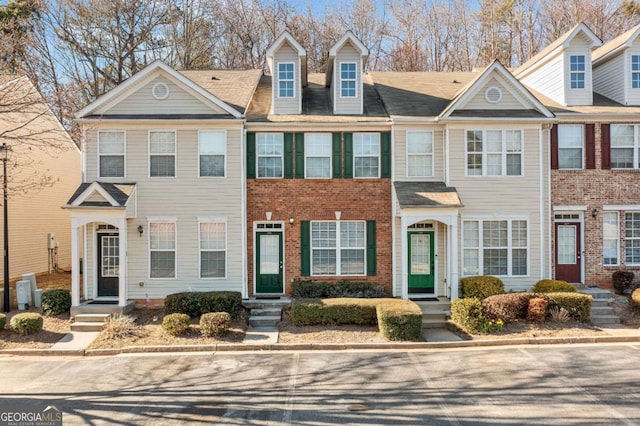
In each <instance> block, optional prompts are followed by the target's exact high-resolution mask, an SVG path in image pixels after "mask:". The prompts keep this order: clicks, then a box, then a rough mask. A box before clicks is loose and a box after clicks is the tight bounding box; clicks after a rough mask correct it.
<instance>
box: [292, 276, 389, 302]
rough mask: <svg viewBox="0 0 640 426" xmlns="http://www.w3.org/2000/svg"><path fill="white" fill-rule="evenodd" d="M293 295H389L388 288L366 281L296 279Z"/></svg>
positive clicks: (359, 296) (311, 296)
mask: <svg viewBox="0 0 640 426" xmlns="http://www.w3.org/2000/svg"><path fill="white" fill-rule="evenodd" d="M291 296H292V297H293V298H295V299H326V298H335V297H356V298H379V297H389V293H388V292H387V289H386V288H385V287H383V286H381V285H379V284H375V283H370V282H366V281H338V282H325V281H311V280H303V279H299V278H298V279H294V280H293V282H292V283H291Z"/></svg>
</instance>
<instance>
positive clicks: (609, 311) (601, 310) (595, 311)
mask: <svg viewBox="0 0 640 426" xmlns="http://www.w3.org/2000/svg"><path fill="white" fill-rule="evenodd" d="M613 314H614V312H613V308H612V307H611V306H591V316H593V315H613Z"/></svg>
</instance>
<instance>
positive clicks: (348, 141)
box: [344, 133, 353, 179]
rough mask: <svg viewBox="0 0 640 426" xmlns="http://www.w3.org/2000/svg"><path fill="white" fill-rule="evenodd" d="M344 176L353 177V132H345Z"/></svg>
mask: <svg viewBox="0 0 640 426" xmlns="http://www.w3.org/2000/svg"><path fill="white" fill-rule="evenodd" d="M344 178H345V179H351V178H353V133H345V134H344Z"/></svg>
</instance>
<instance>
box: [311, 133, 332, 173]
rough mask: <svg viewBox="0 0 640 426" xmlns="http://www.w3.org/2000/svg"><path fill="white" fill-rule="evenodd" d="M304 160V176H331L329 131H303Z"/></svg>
mask: <svg viewBox="0 0 640 426" xmlns="http://www.w3.org/2000/svg"><path fill="white" fill-rule="evenodd" d="M304 161H305V167H304V170H305V172H304V173H305V177H306V178H330V177H331V133H305V135H304Z"/></svg>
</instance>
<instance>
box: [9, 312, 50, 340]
mask: <svg viewBox="0 0 640 426" xmlns="http://www.w3.org/2000/svg"><path fill="white" fill-rule="evenodd" d="M43 322H44V321H43V320H42V315H40V314H36V313H35V312H23V313H20V314H16V315H14V316H13V318H11V322H10V325H11V329H12V330H13V331H15V332H16V333H20V334H24V335H27V334H33V333H37V332H38V331H40V330H42V324H43Z"/></svg>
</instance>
